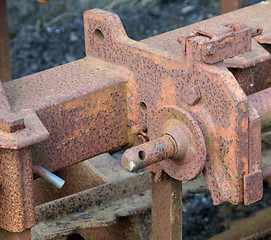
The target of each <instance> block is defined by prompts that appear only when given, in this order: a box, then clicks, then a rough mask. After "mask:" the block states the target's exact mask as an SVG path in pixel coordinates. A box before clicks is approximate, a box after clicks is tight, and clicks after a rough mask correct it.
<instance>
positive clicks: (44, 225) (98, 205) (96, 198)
mask: <svg viewBox="0 0 271 240" xmlns="http://www.w3.org/2000/svg"><path fill="white" fill-rule="evenodd" d="M149 188H150V175H149V174H148V173H147V172H143V173H140V174H139V175H131V177H129V178H125V179H121V180H118V181H114V182H111V183H108V184H104V185H101V186H99V187H96V188H92V189H88V190H85V191H83V192H79V193H77V194H73V195H70V196H67V197H64V198H61V199H58V200H55V201H53V202H49V203H46V204H43V205H40V206H38V207H36V209H35V212H36V221H37V222H38V225H37V226H35V227H34V228H33V229H32V234H33V237H32V239H37V240H40V239H46V238H47V239H50V238H55V237H61V236H65V235H67V234H70V233H72V232H75V231H76V230H78V229H85V228H96V227H105V226H108V225H111V224H113V223H114V222H116V219H117V218H118V217H124V216H128V215H134V214H137V213H140V212H144V211H146V210H147V209H149V208H150V194H148V191H149Z"/></svg>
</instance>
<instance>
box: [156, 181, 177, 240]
mask: <svg viewBox="0 0 271 240" xmlns="http://www.w3.org/2000/svg"><path fill="white" fill-rule="evenodd" d="M151 238H152V240H181V239H182V182H181V181H177V180H175V179H173V178H171V177H168V176H166V177H165V178H164V179H163V180H162V181H161V182H158V183H156V182H154V181H152V237H151Z"/></svg>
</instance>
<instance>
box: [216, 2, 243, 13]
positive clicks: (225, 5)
mask: <svg viewBox="0 0 271 240" xmlns="http://www.w3.org/2000/svg"><path fill="white" fill-rule="evenodd" d="M241 3H242V0H221V3H220V13H221V14H224V13H227V12H232V11H235V10H237V9H238V8H240V7H241Z"/></svg>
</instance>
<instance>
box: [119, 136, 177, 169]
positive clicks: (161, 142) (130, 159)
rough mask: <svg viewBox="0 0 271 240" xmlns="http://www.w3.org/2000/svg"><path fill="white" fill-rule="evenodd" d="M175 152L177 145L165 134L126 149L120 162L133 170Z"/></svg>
mask: <svg viewBox="0 0 271 240" xmlns="http://www.w3.org/2000/svg"><path fill="white" fill-rule="evenodd" d="M176 154H177V146H176V143H175V140H174V138H172V137H171V136H170V135H167V134H165V135H163V136H161V137H160V138H157V139H154V140H153V141H150V142H147V143H144V144H141V145H139V146H136V147H133V148H130V149H128V150H126V151H125V153H124V154H123V156H122V158H121V162H122V166H123V168H124V169H127V170H128V171H131V172H133V171H136V170H139V169H142V168H145V167H147V166H149V165H152V164H154V163H157V162H160V161H162V160H165V159H169V158H171V157H173V156H175V155H176Z"/></svg>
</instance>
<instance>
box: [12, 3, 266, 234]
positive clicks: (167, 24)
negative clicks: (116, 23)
mask: <svg viewBox="0 0 271 240" xmlns="http://www.w3.org/2000/svg"><path fill="white" fill-rule="evenodd" d="M226 2H227V1H226ZM229 2H230V0H229V1H228V3H229ZM257 2H259V1H257V0H244V1H242V7H244V6H247V5H250V4H254V3H257ZM92 8H102V9H105V10H109V11H112V12H115V13H117V14H118V15H119V16H120V18H121V20H122V23H123V25H124V28H125V30H126V32H127V34H128V36H129V37H130V38H132V39H134V40H141V39H144V38H148V37H151V36H153V35H157V34H160V33H163V32H166V31H170V30H173V29H176V28H180V27H182V26H185V25H188V24H192V23H194V22H198V21H202V20H204V19H207V18H212V17H214V16H216V15H219V14H220V0H212V1H207V0H178V1H174V0H153V1H151V0H114V1H109V0H99V1H95V0H77V1H74V0H52V1H47V0H39V1H36V0H20V1H18V0H7V9H8V11H7V12H8V25H9V36H10V55H11V67H12V78H13V79H15V78H19V77H22V76H25V75H29V74H31V73H35V72H38V71H41V70H45V69H48V68H51V67H54V66H57V65H61V64H64V63H67V62H71V61H75V60H77V59H80V58H83V57H84V56H85V49H84V32H83V18H82V14H83V12H84V11H85V10H88V9H92ZM118 157H119V156H117V158H118ZM270 205H271V191H270V188H269V186H268V184H266V186H265V194H264V198H263V200H261V201H260V202H258V203H256V204H253V205H251V206H249V207H244V206H243V205H242V204H240V205H238V206H233V205H230V204H223V205H221V206H218V207H214V206H213V203H212V200H211V197H210V195H209V194H205V193H202V194H197V195H193V194H191V195H190V196H189V197H188V200H187V201H185V202H184V209H183V211H184V214H183V218H184V223H183V234H184V239H208V238H210V237H212V236H215V235H216V234H218V233H220V232H222V231H225V230H227V229H228V228H229V227H230V226H231V225H232V224H235V222H234V221H238V219H242V218H245V217H248V216H251V215H253V214H254V213H255V211H258V210H260V209H263V208H266V207H267V206H270ZM146 224H149V225H150V222H149V223H146ZM147 229H150V228H147ZM146 231H147V230H146ZM148 231H149V230H148ZM214 239H218V238H214Z"/></svg>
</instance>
